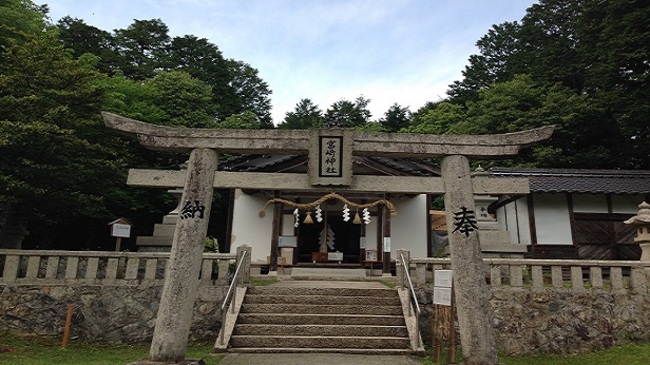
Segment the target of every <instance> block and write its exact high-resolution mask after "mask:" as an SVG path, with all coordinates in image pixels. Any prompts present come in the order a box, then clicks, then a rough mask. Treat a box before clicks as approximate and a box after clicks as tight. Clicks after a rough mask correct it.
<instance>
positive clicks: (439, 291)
mask: <svg viewBox="0 0 650 365" xmlns="http://www.w3.org/2000/svg"><path fill="white" fill-rule="evenodd" d="M433 304H439V305H446V306H451V288H438V287H434V288H433Z"/></svg>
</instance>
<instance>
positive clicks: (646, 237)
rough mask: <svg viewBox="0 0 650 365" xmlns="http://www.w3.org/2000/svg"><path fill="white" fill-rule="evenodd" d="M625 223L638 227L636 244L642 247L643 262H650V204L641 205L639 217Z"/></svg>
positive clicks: (636, 216)
mask: <svg viewBox="0 0 650 365" xmlns="http://www.w3.org/2000/svg"><path fill="white" fill-rule="evenodd" d="M624 223H625V224H631V225H635V226H636V237H635V238H634V242H637V243H638V244H639V246H640V247H641V261H650V204H648V203H646V202H643V203H641V204H639V212H638V213H637V215H635V216H634V217H632V218H630V219H628V220H626V221H625V222H624Z"/></svg>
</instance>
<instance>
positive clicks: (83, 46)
mask: <svg viewBox="0 0 650 365" xmlns="http://www.w3.org/2000/svg"><path fill="white" fill-rule="evenodd" d="M57 29H58V30H59V37H60V38H61V40H62V41H63V44H64V45H65V47H66V48H69V49H72V50H73V56H74V57H79V56H81V55H83V54H84V53H90V54H93V55H95V56H97V57H99V62H98V64H97V68H98V69H99V70H100V71H101V72H103V73H105V74H109V75H110V74H112V73H113V72H114V71H115V70H116V69H117V65H119V64H120V62H121V60H120V57H121V56H120V55H119V53H118V52H117V44H116V43H115V40H114V38H113V35H112V34H111V33H109V32H106V31H103V30H101V29H99V28H97V27H93V26H92V25H88V24H86V23H85V22H84V21H83V20H81V19H77V18H71V17H69V16H66V17H63V18H61V19H60V20H59V21H58V22H57Z"/></svg>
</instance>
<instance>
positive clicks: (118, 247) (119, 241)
mask: <svg viewBox="0 0 650 365" xmlns="http://www.w3.org/2000/svg"><path fill="white" fill-rule="evenodd" d="M121 246H122V237H117V238H116V239H115V252H120V250H121Z"/></svg>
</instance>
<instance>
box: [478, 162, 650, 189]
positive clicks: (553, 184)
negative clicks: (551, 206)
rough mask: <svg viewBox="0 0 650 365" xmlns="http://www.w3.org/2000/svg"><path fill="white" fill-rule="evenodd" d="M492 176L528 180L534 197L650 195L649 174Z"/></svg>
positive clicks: (514, 172) (541, 171)
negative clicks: (566, 194)
mask: <svg viewBox="0 0 650 365" xmlns="http://www.w3.org/2000/svg"><path fill="white" fill-rule="evenodd" d="M489 174H490V176H495V177H527V178H528V179H529V181H530V191H531V192H533V193H592V194H650V171H648V170H593V169H584V170H583V169H551V168H548V169H547V168H507V167H493V168H491V169H490V170H489Z"/></svg>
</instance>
